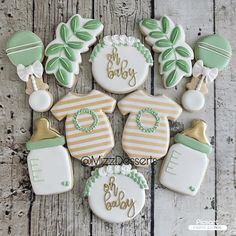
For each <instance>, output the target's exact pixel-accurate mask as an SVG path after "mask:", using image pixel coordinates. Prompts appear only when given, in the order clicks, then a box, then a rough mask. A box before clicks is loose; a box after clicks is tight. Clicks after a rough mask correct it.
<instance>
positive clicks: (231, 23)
mask: <svg viewBox="0 0 236 236" xmlns="http://www.w3.org/2000/svg"><path fill="white" fill-rule="evenodd" d="M235 11H236V2H235V1H230V0H225V1H223V0H198V1H194V0H188V1H185V0H178V1H171V0H132V1H131V0H129V1H125V0H110V1H108V0H79V1H77V0H44V1H35V0H24V1H20V0H8V1H6V0H5V1H4V0H2V1H1V3H0V19H1V23H0V43H1V45H2V47H1V50H0V75H1V80H2V85H4V86H2V87H1V88H0V236H6V235H14V236H18V235H22V236H26V235H30V236H31V235H33V236H39V235H40V236H41V235H42V236H44V235H50V236H51V235H52V236H56V235H63V236H64V235H68V236H74V235H75V236H77V235H79V236H83V235H84V236H85V235H86V236H87V235H97V236H100V235H102V236H105V235H122V236H126V235H145V236H146V235H157V236H172V235H173V236H174V235H175V236H189V235H197V236H198V235H199V236H206V235H207V236H213V235H215V236H221V235H222V236H223V235H226V236H234V235H236V228H235V225H236V217H235V216H236V191H235V189H236V187H235V186H236V182H235V179H236V174H235V160H236V157H235V156H236V150H235V142H236V127H235V125H236V122H235V121H236V101H235V93H236V86H235V76H234V74H235V72H236V71H235V65H236V59H235V58H233V59H232V61H231V63H230V66H229V67H228V68H227V69H226V70H224V71H222V72H220V75H219V77H218V78H217V80H216V81H215V84H214V85H213V84H212V85H210V86H209V94H208V95H207V104H206V106H205V108H204V110H203V111H201V112H199V113H187V112H183V114H182V116H181V117H180V119H179V120H178V121H177V122H171V136H173V135H174V134H175V133H177V132H179V131H182V130H183V129H184V128H186V127H189V125H190V121H191V120H192V119H194V118H202V119H204V120H206V121H207V123H208V130H207V132H208V135H209V137H210V140H211V143H212V145H213V146H214V152H213V153H212V154H211V155H210V157H209V158H210V165H209V168H208V171H207V175H206V177H205V179H204V183H203V185H202V187H201V190H200V192H199V194H198V195H197V196H196V197H186V196H182V195H180V194H177V193H174V192H171V191H169V190H167V189H166V188H163V187H162V186H161V185H160V183H159V182H158V173H159V169H160V166H161V162H162V161H161V160H160V161H159V162H158V164H157V165H152V166H150V167H148V168H139V171H141V172H142V173H143V174H144V175H145V177H146V178H147V180H148V183H149V188H150V190H149V191H147V196H146V205H145V207H144V209H143V210H142V212H141V214H140V215H138V216H137V217H136V218H135V220H133V221H131V222H129V223H125V224H109V223H105V222H103V221H101V220H100V219H98V218H97V217H96V216H94V215H93V214H92V213H91V211H90V210H89V208H88V203H87V201H86V199H84V198H83V196H82V193H83V188H84V184H85V181H86V179H87V178H88V177H89V176H90V171H91V168H88V167H83V166H82V165H81V163H80V162H79V161H77V160H75V159H73V160H72V162H73V170H74V180H75V185H74V188H73V190H72V191H71V192H68V193H65V194H60V195H54V196H35V195H34V193H33V192H32V189H31V185H30V182H29V177H28V171H27V163H26V158H27V151H26V149H25V145H24V144H25V142H26V141H27V140H28V139H29V138H30V135H31V134H32V130H33V123H34V121H35V119H37V118H38V117H41V116H44V117H49V118H50V120H51V121H52V125H53V126H54V127H56V128H58V129H59V130H60V132H61V133H63V132H64V122H58V121H56V120H55V119H54V118H53V117H52V115H51V114H50V112H47V113H45V114H39V113H34V112H32V111H31V110H30V108H29V106H28V95H26V94H25V93H24V88H25V84H24V83H23V82H21V81H19V79H18V78H17V75H16V69H15V67H14V66H13V65H11V64H10V62H9V60H8V58H7V57H6V55H5V49H4V47H5V44H6V41H7V38H9V37H10V35H11V34H12V33H13V32H15V31H18V30H32V31H34V32H35V33H36V34H38V35H39V36H40V37H41V38H42V40H43V42H44V44H45V45H47V44H48V43H49V42H50V41H51V40H53V38H54V37H55V29H56V27H57V25H58V24H59V23H60V22H61V21H64V22H66V21H67V20H68V19H69V17H70V16H72V15H73V14H75V13H79V14H81V16H83V17H88V18H93V17H94V18H96V19H99V20H101V21H102V22H103V23H104V25H105V28H104V33H103V35H101V37H103V36H104V35H112V34H127V35H129V36H135V37H138V38H140V39H141V40H142V41H144V38H143V37H142V36H141V34H140V32H139V29H138V22H139V21H140V20H141V19H143V18H150V17H155V18H157V19H159V17H160V16H162V15H164V14H166V15H169V16H170V17H171V18H172V19H173V21H175V22H176V23H178V24H181V25H182V26H183V27H184V29H185V32H186V39H187V42H189V43H190V44H191V45H192V46H193V45H194V42H195V41H196V40H197V39H198V38H199V37H200V36H203V35H207V34H212V33H214V32H218V33H220V34H222V35H225V36H226V37H227V38H228V39H229V40H230V42H231V44H232V47H233V52H235V49H236V38H235V30H236V27H235V20H236V14H235V13H236V12H235ZM90 53H91V50H90V51H89V52H87V53H84V54H83V56H82V59H83V62H82V64H81V65H80V74H79V75H78V76H76V77H77V83H76V85H75V86H74V87H73V91H76V92H78V93H85V94H86V93H88V92H89V91H91V89H93V88H96V89H99V90H101V91H104V90H102V89H101V87H100V86H98V85H97V84H96V83H95V81H94V80H93V78H92V74H91V64H90V63H89V62H88V60H89V56H90ZM153 55H154V59H155V66H154V67H153V68H152V69H151V70H150V74H149V76H148V79H147V81H146V82H145V84H144V85H143V88H144V89H145V90H147V91H148V92H149V93H151V94H155V95H157V94H161V93H165V94H166V95H168V96H169V97H171V98H172V99H174V100H176V101H177V102H180V98H181V95H182V93H183V92H184V86H185V84H186V82H187V81H188V79H183V80H182V81H181V83H180V84H179V85H178V86H176V87H175V88H173V89H168V90H167V89H163V86H162V81H161V78H160V75H159V73H158V64H157V54H154V53H153ZM44 80H45V81H46V82H48V84H49V86H50V91H51V93H52V94H53V96H54V100H55V101H57V100H59V99H60V98H62V97H63V96H64V95H65V94H66V93H67V92H68V89H64V88H62V87H60V86H59V85H58V84H57V83H56V81H55V79H54V77H53V76H47V75H45V76H44ZM110 95H111V96H113V97H114V98H115V99H117V101H119V100H120V99H121V98H122V97H123V96H124V95H114V94H110ZM109 118H110V121H111V123H112V128H113V131H114V135H115V140H116V145H115V148H114V149H113V150H112V152H111V153H110V154H109V155H108V157H115V156H116V155H121V156H124V157H127V155H126V154H125V153H124V152H123V150H122V145H121V137H122V132H123V127H124V124H125V121H126V117H123V116H121V114H120V112H119V111H118V109H116V110H115V112H114V113H113V114H111V115H109ZM197 219H201V220H211V221H214V220H217V222H218V223H219V224H226V225H227V226H228V230H227V231H225V232H213V231H202V232H194V233H191V232H189V231H188V229H187V227H188V225H189V224H195V223H196V220H197Z"/></svg>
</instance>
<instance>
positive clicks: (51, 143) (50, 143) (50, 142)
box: [26, 137, 65, 150]
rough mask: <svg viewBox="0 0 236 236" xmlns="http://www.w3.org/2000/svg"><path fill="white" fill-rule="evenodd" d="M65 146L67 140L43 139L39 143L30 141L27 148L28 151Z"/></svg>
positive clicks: (60, 138)
mask: <svg viewBox="0 0 236 236" xmlns="http://www.w3.org/2000/svg"><path fill="white" fill-rule="evenodd" d="M64 144H65V138H64V137H57V138H51V139H43V140H39V141H29V142H27V143H26V148H27V149H28V150H34V149H40V148H48V147H55V146H61V145H64Z"/></svg>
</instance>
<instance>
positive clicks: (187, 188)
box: [160, 143, 209, 196]
mask: <svg viewBox="0 0 236 236" xmlns="http://www.w3.org/2000/svg"><path fill="white" fill-rule="evenodd" d="M208 162H209V159H208V158H207V155H206V154H205V153H202V152H199V151H197V150H194V149H191V148H189V147H187V146H185V145H183V144H179V143H178V144H174V145H172V146H171V147H170V149H169V151H168V154H167V156H166V157H165V159H164V161H163V164H162V167H161V172H160V182H161V184H162V185H164V186H166V187H167V188H169V189H171V190H174V191H176V192H179V193H182V194H187V195H191V196H194V195H196V193H197V192H198V190H199V188H200V185H201V183H202V181H203V178H204V175H205V173H206V170H207V166H208Z"/></svg>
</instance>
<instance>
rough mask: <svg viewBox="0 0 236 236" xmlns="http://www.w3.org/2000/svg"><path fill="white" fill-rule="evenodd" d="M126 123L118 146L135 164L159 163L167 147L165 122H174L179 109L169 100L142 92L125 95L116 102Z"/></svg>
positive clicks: (167, 125) (179, 111)
mask: <svg viewBox="0 0 236 236" xmlns="http://www.w3.org/2000/svg"><path fill="white" fill-rule="evenodd" d="M118 107H119V109H120V111H121V113H122V114H123V115H126V114H129V113H130V115H129V117H128V119H127V121H126V124H125V127H124V132H123V137H122V146H123V149H124V150H125V152H126V153H127V154H128V155H129V157H130V158H132V159H133V160H134V159H135V164H136V165H140V164H139V163H138V162H136V160H140V159H143V158H152V159H160V158H161V157H163V156H165V154H166V153H167V149H168V146H169V139H170V131H169V123H168V120H176V119H177V118H178V117H179V116H180V114H181V112H182V108H181V107H180V106H179V105H178V104H177V103H175V102H174V101H172V100H171V99H170V98H168V97H166V96H164V95H162V96H151V95H148V94H146V93H145V92H144V91H142V90H137V91H135V92H134V93H132V94H129V95H128V96H126V97H125V98H123V99H122V100H121V101H119V102H118Z"/></svg>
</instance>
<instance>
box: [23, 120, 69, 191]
mask: <svg viewBox="0 0 236 236" xmlns="http://www.w3.org/2000/svg"><path fill="white" fill-rule="evenodd" d="M64 144H65V138H64V137H63V136H61V135H60V134H59V133H58V132H57V131H56V130H55V129H53V128H51V127H50V124H49V122H48V120H47V119H45V118H40V119H39V120H38V121H37V123H36V130H35V131H34V133H33V135H32V137H31V139H30V141H29V142H27V143H26V147H27V149H28V150H30V153H29V155H28V157H27V162H28V169H29V175H30V181H31V184H32V187H33V190H34V192H35V194H38V195H48V194H58V193H63V192H67V191H70V190H71V189H72V187H73V171H72V165H71V160H70V155H69V152H68V150H67V149H66V148H65V147H63V145H64Z"/></svg>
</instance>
